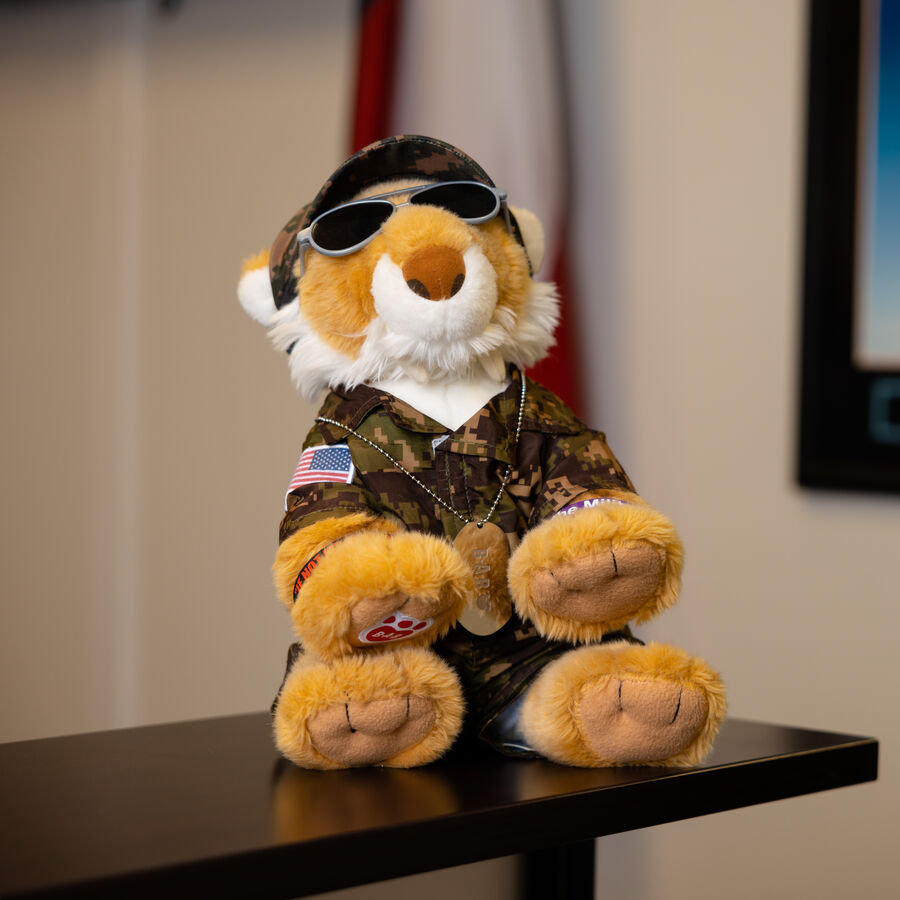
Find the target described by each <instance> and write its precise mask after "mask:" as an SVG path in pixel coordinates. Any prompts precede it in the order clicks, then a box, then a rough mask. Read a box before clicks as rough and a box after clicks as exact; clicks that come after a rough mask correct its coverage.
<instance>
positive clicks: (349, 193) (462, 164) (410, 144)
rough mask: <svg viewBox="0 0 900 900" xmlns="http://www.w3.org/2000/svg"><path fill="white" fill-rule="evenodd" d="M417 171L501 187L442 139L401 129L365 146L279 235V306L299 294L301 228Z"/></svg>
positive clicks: (275, 278)
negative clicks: (366, 192) (364, 193)
mask: <svg viewBox="0 0 900 900" xmlns="http://www.w3.org/2000/svg"><path fill="white" fill-rule="evenodd" d="M414 176H421V177H423V178H429V179H434V180H435V181H480V182H481V183H482V184H487V185H490V186H491V187H494V186H495V185H494V182H493V181H491V179H490V178H489V177H488V174H487V172H485V171H484V169H482V168H481V166H479V165H478V163H477V162H475V160H474V159H472V158H471V157H470V156H467V155H466V154H465V153H463V152H462V150H459V149H457V148H456V147H454V146H452V145H451V144H448V143H446V142H444V141H440V140H438V139H437V138H432V137H424V136H423V135H418V134H400V135H395V136H394V137H389V138H385V139H384V140H381V141H376V142H375V143H374V144H369V146H368V147H363V149H362V150H360V151H359V152H358V153H354V154H353V156H351V157H350V158H349V159H348V160H347V161H346V162H344V163H342V164H341V165H340V166H339V167H338V169H337V170H336V171H335V172H334V173H333V174H332V175H331V177H330V178H329V179H328V180H327V181H326V182H325V184H324V185H322V188H321V190H320V191H319V193H318V194H316V196H315V199H314V200H313V201H312V203H309V204H307V205H306V206H304V207H303V208H302V209H301V210H299V212H297V213H296V214H295V215H294V216H293V217H292V218H291V220H290V221H289V222H288V223H287V225H285V226H284V228H282V229H281V231H280V232H279V233H278V237H276V238H275V242H274V243H273V244H272V249H271V251H270V254H269V277H270V279H271V281H272V294H273V296H274V297H275V305H276V307H278V308H279V309H280V308H281V307H282V306H284V305H285V304H287V303H290V302H291V300H293V299H294V297H295V296H296V295H297V284H296V279H295V277H294V264H295V263H296V262H297V241H296V240H294V238H295V237H296V235H297V232H299V231H302V230H303V229H304V228H305V227H306V226H307V225H308V224H309V223H310V222H311V221H312V220H313V219H314V218H315V217H316V216H318V215H320V214H321V213H323V212H325V211H326V210H328V209H331V208H333V207H335V206H340V205H341V204H342V203H346V202H347V201H348V200H351V199H353V197H355V196H356V195H357V194H358V193H359V192H360V191H362V190H365V189H366V188H367V187H370V186H371V185H373V184H377V183H378V182H379V181H386V180H388V179H394V178H409V177H414ZM514 227H515V229H516V230H518V229H517V226H514ZM516 236H517V237H519V236H518V234H517V235H516Z"/></svg>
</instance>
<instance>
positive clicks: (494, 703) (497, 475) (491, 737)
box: [280, 371, 633, 755]
mask: <svg viewBox="0 0 900 900" xmlns="http://www.w3.org/2000/svg"><path fill="white" fill-rule="evenodd" d="M520 379H521V375H520V374H519V372H518V371H513V372H512V379H511V382H510V384H509V386H508V387H507V389H506V390H505V391H504V392H503V393H501V394H498V395H497V396H495V397H493V398H492V399H491V400H490V402H489V403H488V404H487V406H485V407H484V408H483V409H481V410H480V411H479V412H478V413H476V414H475V415H474V416H472V418H470V419H469V420H468V421H467V422H466V423H465V424H463V425H462V426H460V427H459V428H458V429H456V431H453V432H450V431H449V430H448V429H447V428H445V427H444V426H442V425H440V424H439V423H437V422H435V421H434V420H433V419H430V418H429V417H428V416H426V415H424V414H422V413H420V412H418V411H417V410H416V409H414V408H413V407H411V406H410V405H408V404H407V403H405V402H403V401H402V400H400V399H398V398H397V397H394V396H393V395H391V394H389V393H387V392H385V391H382V390H378V389H376V388H373V387H369V386H367V385H361V386H359V387H356V388H354V389H353V390H345V389H343V388H338V389H337V390H334V391H332V392H331V393H329V394H328V396H327V397H326V399H325V402H324V405H323V406H322V409H321V410H320V413H319V415H320V416H323V417H326V418H329V419H333V420H335V421H337V422H341V423H343V424H345V425H346V426H347V429H352V430H353V431H355V432H357V433H358V434H360V435H363V436H365V437H366V438H368V439H369V440H370V441H372V442H374V443H375V444H377V445H378V446H379V447H382V448H383V449H384V450H385V451H386V452H387V453H388V454H390V455H391V456H392V457H393V458H394V459H396V460H397V461H398V462H400V463H401V464H402V465H403V466H404V467H405V468H406V469H408V470H409V471H410V472H411V473H413V474H414V475H415V476H416V477H417V478H418V479H419V480H421V481H422V482H423V483H424V484H425V485H427V486H428V487H429V488H430V489H431V490H432V491H434V492H435V493H436V494H437V495H438V496H439V497H441V498H442V499H443V500H444V501H445V502H447V503H449V504H450V505H451V506H452V507H453V508H454V509H456V510H458V511H459V513H460V514H461V515H462V516H464V517H465V519H468V520H475V521H481V520H482V519H483V518H484V517H485V516H486V515H487V513H488V512H489V510H490V507H491V504H492V503H493V502H494V498H495V497H496V496H497V491H498V489H499V486H500V483H501V481H502V478H503V475H504V473H505V471H506V468H507V466H509V465H512V467H513V468H512V474H511V477H510V480H509V483H508V485H507V487H506V489H505V490H504V491H503V494H502V496H501V497H500V501H499V503H498V504H497V507H496V510H495V511H494V514H493V516H492V517H491V520H490V521H491V522H493V523H495V524H497V525H499V526H500V528H501V529H502V530H503V531H504V533H505V534H506V537H507V540H508V542H509V546H510V552H512V551H513V550H514V549H515V548H516V546H517V545H518V543H519V541H520V539H521V537H522V535H523V534H524V533H525V531H527V530H528V529H530V528H533V527H534V526H536V525H538V524H539V523H540V522H542V521H543V520H544V519H546V518H548V517H550V516H552V515H554V514H555V513H557V512H558V511H559V510H560V509H562V508H563V507H565V506H566V505H568V504H570V503H572V502H573V501H574V500H576V499H577V498H578V497H579V496H580V495H582V494H584V493H585V492H587V491H596V490H604V489H610V490H617V491H620V490H628V491H631V490H633V487H632V485H631V482H630V481H629V480H628V477H627V476H626V474H625V472H624V471H623V470H622V468H621V466H620V465H619V463H618V462H617V461H616V459H615V457H614V456H613V454H612V451H611V450H610V449H609V447H608V446H607V444H606V439H605V437H604V435H603V434H601V433H599V432H595V431H590V430H589V429H588V428H587V427H586V426H585V425H584V424H582V423H581V422H580V421H579V420H578V419H577V418H576V417H575V415H574V413H573V412H572V411H571V410H570V409H569V408H568V407H567V406H566V405H565V404H564V403H563V402H562V401H561V400H560V399H559V398H558V397H556V396H555V395H554V394H552V393H550V392H549V391H548V390H546V389H545V388H543V387H541V386H540V385H538V384H536V383H535V382H533V381H529V382H528V385H527V394H526V398H525V404H524V410H523V414H522V425H521V432H520V436H519V441H518V446H515V434H516V421H517V418H518V414H519V408H518V407H519V397H520V394H521V380H520ZM338 443H346V444H347V445H348V447H349V449H350V454H351V456H352V459H353V463H354V466H355V473H354V475H353V480H352V482H351V483H349V484H343V483H332V482H327V483H316V484H309V485H306V486H304V487H301V488H297V489H296V490H294V491H293V492H291V493H290V494H289V495H288V498H287V512H286V514H285V516H284V519H283V520H282V522H281V531H280V539H281V540H282V541H283V540H285V538H287V537H288V536H289V535H291V534H292V533H293V532H295V531H296V530H298V529H299V528H303V527H305V526H307V525H310V524H312V523H314V522H317V521H320V520H322V519H326V518H330V517H333V516H341V515H347V514H350V513H358V512H361V511H369V512H372V513H375V514H376V515H379V516H384V517H386V518H390V519H394V520H399V521H401V522H402V523H403V524H404V525H405V526H406V527H407V528H409V529H412V530H416V531H424V532H427V533H429V534H436V535H443V536H446V537H447V538H449V539H453V538H454V537H455V536H456V535H457V534H458V533H459V531H460V530H461V529H462V527H463V526H464V524H465V523H464V522H463V521H461V520H460V519H459V518H457V517H456V516H454V515H453V514H452V513H451V512H450V511H449V510H447V509H446V508H444V507H443V506H442V505H441V504H439V503H438V502H437V501H436V500H435V499H434V498H433V497H432V496H430V495H429V494H427V493H426V492H425V491H424V490H422V488H421V487H420V486H419V485H417V484H416V483H415V482H413V481H412V479H410V478H409V477H408V476H407V475H405V474H404V473H403V472H401V471H399V470H398V469H397V468H396V467H395V466H394V465H393V464H392V463H391V462H390V461H389V460H388V459H386V458H385V457H384V456H383V455H382V454H381V453H379V452H378V451H377V450H375V449H374V448H372V447H371V446H369V445H368V444H366V443H365V442H364V441H362V440H360V439H359V438H357V437H355V436H354V435H353V434H350V433H349V432H348V431H347V430H345V429H344V428H341V427H337V426H334V425H331V424H328V423H324V422H318V423H317V424H316V426H315V427H314V428H313V429H312V431H310V433H309V435H308V437H307V439H306V442H305V444H304V449H305V448H307V447H313V446H318V445H322V444H338ZM298 602H302V593H301V595H300V598H299V600H298ZM623 636H624V637H626V638H629V639H631V637H630V634H628V633H627V629H626V632H625V633H623V632H618V633H615V634H611V635H607V636H605V637H604V640H614V639H621V638H622V637H623ZM568 649H570V645H567V644H562V643H558V642H553V641H548V640H546V639H544V638H542V637H541V636H540V635H538V634H537V632H536V630H535V628H534V626H533V625H531V624H530V623H525V622H522V621H521V620H520V619H519V618H518V617H517V616H516V615H515V613H513V615H512V617H511V618H510V620H509V621H508V622H507V623H506V624H505V625H504V626H503V627H502V628H501V629H500V630H499V631H497V632H495V633H494V634H491V635H486V636H476V635H472V634H470V633H469V632H467V631H466V630H465V629H463V628H461V627H459V626H457V627H456V628H454V629H453V630H451V632H450V633H449V634H448V635H447V636H446V637H445V638H444V639H443V640H442V641H440V642H439V643H438V644H437V645H436V646H435V650H436V651H437V652H438V653H440V654H441V655H442V656H443V657H444V658H445V659H447V661H448V662H450V663H451V664H452V665H453V666H454V668H455V669H456V670H457V672H458V674H459V675H460V678H461V680H462V683H463V690H464V692H465V696H466V700H467V705H468V707H469V722H468V723H467V724H468V726H469V727H470V728H471V729H472V730H474V731H475V732H476V733H477V734H479V735H480V736H481V737H483V738H484V739H485V740H487V741H488V742H490V743H492V744H494V745H495V746H497V747H498V749H501V750H502V751H503V752H507V753H512V754H515V755H521V754H527V755H531V754H528V751H527V748H517V747H516V746H514V745H515V744H516V742H515V741H510V740H508V739H507V738H508V735H505V734H502V733H498V728H497V726H496V724H495V720H498V716H500V714H501V713H502V712H503V710H505V709H507V708H508V707H509V706H510V704H513V703H514V702H515V701H516V700H517V699H518V698H519V697H520V695H522V693H523V692H524V690H525V688H526V687H527V686H528V685H529V684H530V683H531V682H532V681H533V680H534V678H535V677H536V676H537V674H538V672H539V671H540V670H541V669H542V668H543V666H545V665H546V664H547V663H549V662H551V661H552V660H553V659H556V658H557V657H558V656H560V655H561V654H562V653H564V652H566V651H567V650H568ZM501 731H502V729H501Z"/></svg>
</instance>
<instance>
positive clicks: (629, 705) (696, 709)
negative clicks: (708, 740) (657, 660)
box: [576, 676, 709, 765]
mask: <svg viewBox="0 0 900 900" xmlns="http://www.w3.org/2000/svg"><path fill="white" fill-rule="evenodd" d="M708 713H709V704H708V702H707V699H706V697H705V695H704V694H703V693H702V692H701V691H699V690H696V689H694V688H690V687H686V686H683V685H680V684H678V683H675V682H669V681H633V680H629V679H621V678H617V677H615V676H606V677H603V678H599V679H597V680H596V681H593V682H591V683H589V684H588V685H587V686H586V687H585V688H584V690H583V692H582V695H581V699H580V701H579V703H578V706H577V712H576V716H577V721H578V726H579V728H580V730H581V732H582V734H583V736H584V739H585V741H586V743H587V744H588V746H589V747H590V749H591V750H592V751H593V752H594V753H596V754H597V756H598V757H599V758H601V759H605V760H609V761H610V762H613V763H617V764H620V765H621V764H627V763H629V762H656V761H659V760H665V759H668V758H669V757H673V756H675V755H677V754H678V753H680V752H681V751H683V750H684V749H685V748H687V747H688V746H689V745H690V744H691V743H692V742H693V741H694V740H696V738H697V736H698V735H699V734H700V731H701V729H702V728H703V726H704V724H705V723H706V719H707V715H708Z"/></svg>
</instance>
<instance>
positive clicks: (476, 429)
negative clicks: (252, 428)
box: [319, 368, 584, 464]
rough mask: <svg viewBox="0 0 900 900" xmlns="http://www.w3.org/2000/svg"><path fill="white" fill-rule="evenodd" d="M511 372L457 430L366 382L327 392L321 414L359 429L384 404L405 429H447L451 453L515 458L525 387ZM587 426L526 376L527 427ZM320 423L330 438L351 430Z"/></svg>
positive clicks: (569, 430) (565, 430)
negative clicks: (506, 381)
mask: <svg viewBox="0 0 900 900" xmlns="http://www.w3.org/2000/svg"><path fill="white" fill-rule="evenodd" d="M510 376H511V377H510V383H509V386H508V387H507V388H506V390H505V391H503V392H502V393H500V394H497V395H496V396H494V397H492V398H491V399H490V400H489V401H488V403H487V405H486V406H485V407H483V408H482V409H480V410H479V411H478V412H477V413H475V415H473V416H472V417H471V418H470V419H469V420H468V421H466V422H464V423H463V424H462V425H460V427H459V428H457V429H456V431H453V432H451V431H449V430H448V429H447V428H446V427H445V426H443V425H441V424H440V423H439V422H436V421H435V420H434V419H432V418H430V417H429V416H426V415H425V414H424V413H421V412H419V411H418V410H417V409H414V408H413V407H412V406H410V405H409V404H408V403H406V402H404V401H403V400H400V399H399V398H398V397H395V396H394V395H393V394H389V393H388V392H387V391H383V390H379V389H377V388H373V387H370V386H369V385H366V384H362V385H358V386H357V387H355V388H352V389H349V390H348V389H347V388H344V387H342V386H340V387H337V388H335V389H334V390H333V391H332V392H331V393H330V394H328V396H327V397H326V398H325V402H324V404H323V406H322V409H321V410H320V411H319V415H320V416H325V417H327V418H329V419H334V420H335V421H336V422H340V423H342V424H343V425H345V426H346V428H347V429H352V430H353V431H358V430H360V426H362V425H363V422H364V421H365V419H366V418H368V417H369V416H370V415H371V414H373V413H374V412H375V411H376V410H379V409H380V410H383V411H384V413H386V414H387V416H388V417H389V418H390V420H391V422H392V423H393V424H394V425H395V426H397V427H398V428H400V429H402V430H405V431H412V432H417V433H421V434H430V435H433V436H434V437H438V436H439V435H448V436H449V440H450V443H449V445H448V447H447V449H449V450H450V451H451V452H452V453H464V454H467V455H469V456H480V457H487V458H490V459H497V460H499V461H500V462H503V463H507V464H509V463H511V462H512V458H511V457H512V451H513V446H512V445H513V443H514V441H515V434H516V422H517V420H518V416H519V398H520V396H521V390H522V382H521V379H522V375H521V373H520V371H519V370H518V369H515V368H513V369H512V371H511V373H510ZM583 427H584V426H582V425H581V423H580V422H579V421H578V419H576V418H575V415H574V413H573V412H572V411H571V410H570V409H569V408H568V407H567V406H566V405H565V404H564V403H563V402H562V401H561V400H559V399H558V398H557V397H555V396H554V395H553V394H551V393H549V391H547V390H545V389H544V388H542V387H541V386H540V385H538V384H537V383H536V382H532V381H528V382H527V384H526V394H525V408H524V410H523V412H522V428H521V430H522V431H523V432H525V431H538V432H544V433H551V434H576V433H577V432H579V431H580V430H581V429H582V428H583ZM319 428H320V430H321V432H322V434H323V436H324V437H325V440H326V441H328V442H329V443H335V442H337V441H340V440H343V439H344V438H345V437H346V435H347V432H346V430H345V429H343V428H338V427H336V426H334V425H331V424H329V423H327V422H320V423H319Z"/></svg>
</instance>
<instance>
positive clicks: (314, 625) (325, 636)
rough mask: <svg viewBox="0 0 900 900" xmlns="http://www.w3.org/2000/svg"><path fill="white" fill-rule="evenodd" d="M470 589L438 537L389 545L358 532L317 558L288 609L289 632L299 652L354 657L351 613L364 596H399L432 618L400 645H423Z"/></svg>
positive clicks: (413, 537) (466, 573) (407, 537)
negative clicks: (294, 635) (293, 632)
mask: <svg viewBox="0 0 900 900" xmlns="http://www.w3.org/2000/svg"><path fill="white" fill-rule="evenodd" d="M295 577H296V576H295ZM473 589H474V585H473V583H472V573H471V572H470V570H469V567H468V566H467V565H466V564H465V562H464V561H463V559H462V557H460V555H459V554H458V553H457V552H456V551H455V550H454V549H453V548H452V547H451V546H450V544H449V543H447V542H446V541H444V540H442V539H441V538H437V537H433V536H431V535H426V534H420V533H413V532H400V533H397V534H395V535H394V536H393V537H392V538H390V539H389V538H388V535H386V534H384V533H383V532H377V531H363V532H361V533H359V534H354V535H352V536H351V537H349V538H347V539H346V540H344V541H341V543H339V544H335V545H334V547H333V548H331V549H330V550H329V552H328V553H326V554H325V556H324V557H323V558H322V561H321V562H320V563H319V565H318V567H317V568H316V570H315V572H313V574H312V575H311V576H310V578H309V579H308V580H307V581H306V583H305V584H304V585H303V590H302V592H301V594H300V596H299V597H298V598H297V603H296V604H295V605H294V608H293V612H292V615H293V619H294V628H295V630H296V632H297V635H298V637H299V638H300V640H301V642H302V644H303V646H304V647H306V648H308V649H309V650H311V651H312V652H313V653H316V654H317V655H319V656H321V657H323V658H329V659H330V658H333V657H337V656H344V655H347V654H358V653H360V652H361V651H360V650H359V649H358V648H355V647H354V646H353V645H352V644H351V643H350V627H351V621H350V619H351V613H352V610H353V607H354V606H356V605H357V604H358V603H361V602H362V601H364V600H367V599H370V598H377V597H387V596H391V595H401V596H405V597H414V598H417V599H418V600H419V601H421V602H422V603H423V604H424V606H425V607H426V608H427V615H428V617H429V618H433V619H434V624H433V625H432V627H431V628H428V629H426V630H425V631H423V632H422V633H420V634H416V635H414V636H412V637H410V638H407V639H405V640H404V641H403V645H404V646H405V647H409V646H417V645H423V644H429V643H432V642H433V641H435V640H437V638H439V637H441V636H442V635H444V634H446V633H447V631H449V629H450V627H451V626H452V624H453V623H454V622H455V621H456V620H457V619H458V618H459V616H460V615H461V613H462V610H463V607H464V606H465V603H466V599H467V597H468V596H469V595H470V594H471V592H472V591H473ZM419 618H425V616H424V615H420V616H419ZM390 649H391V648H390V645H388V646H387V647H385V648H384V650H385V652H387V651H389V650H390ZM362 652H363V653H366V654H373V653H378V652H380V650H379V649H378V648H367V649H366V650H364V651H362Z"/></svg>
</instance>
